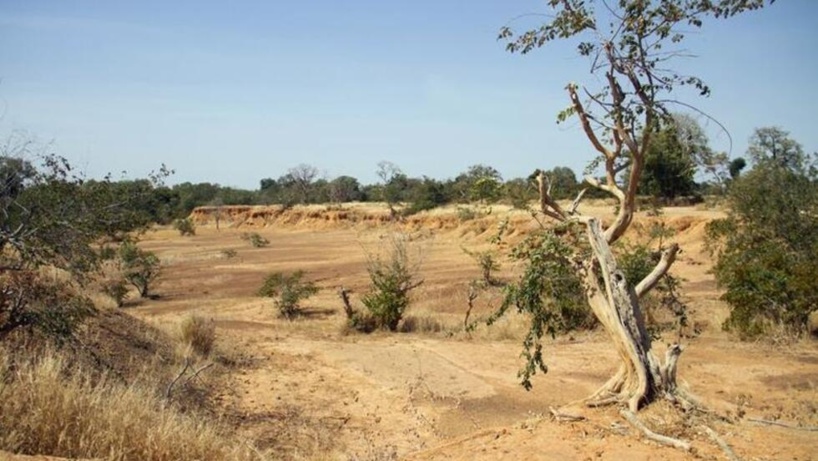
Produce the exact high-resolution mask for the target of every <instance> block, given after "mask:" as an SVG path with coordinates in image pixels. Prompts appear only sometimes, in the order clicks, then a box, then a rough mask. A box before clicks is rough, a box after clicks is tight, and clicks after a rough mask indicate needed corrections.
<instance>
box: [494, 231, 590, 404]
mask: <svg viewBox="0 0 818 461" xmlns="http://www.w3.org/2000/svg"><path fill="white" fill-rule="evenodd" d="M579 230H580V229H579V228H578V225H574V224H569V225H560V226H557V227H555V228H553V229H547V230H543V231H542V232H539V233H536V234H533V235H531V236H529V237H527V238H526V239H525V240H523V241H522V242H521V243H520V244H518V245H517V246H515V247H514V248H513V249H512V252H511V256H512V258H514V259H515V260H517V261H519V262H520V263H521V264H522V265H523V274H522V276H521V277H520V279H519V280H517V281H515V282H513V283H510V284H509V285H507V286H506V287H505V293H504V297H503V303H502V304H501V305H500V307H499V309H498V310H497V311H496V312H495V313H493V314H492V315H491V317H489V319H488V324H489V325H491V324H493V323H494V322H496V321H497V320H498V319H499V318H500V317H501V316H503V315H504V314H505V313H506V312H507V311H508V310H509V309H510V308H511V307H512V306H513V307H516V308H517V311H518V312H520V313H523V314H525V315H527V316H528V318H529V320H530V327H529V331H528V333H527V334H526V337H525V338H524V340H523V352H522V356H523V357H524V358H525V360H526V363H525V366H524V368H523V369H522V370H520V372H519V374H518V376H519V377H520V378H521V379H522V384H523V386H525V388H526V389H530V388H531V377H532V376H533V375H534V374H535V373H536V372H537V370H538V369H539V370H540V371H542V372H543V373H546V372H547V371H548V368H547V367H546V365H545V363H544V362H543V359H542V343H541V339H542V337H543V335H545V334H548V335H551V336H554V335H556V334H557V333H558V332H560V331H571V330H575V329H579V328H591V327H593V326H594V325H595V324H596V318H595V317H594V316H593V313H592V312H591V310H590V308H589V307H588V304H587V302H586V300H585V291H584V289H583V286H582V281H581V279H580V277H579V275H578V273H577V270H576V262H575V255H576V249H577V248H578V247H582V246H584V243H581V238H580V235H579Z"/></svg>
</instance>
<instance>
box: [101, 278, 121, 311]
mask: <svg viewBox="0 0 818 461" xmlns="http://www.w3.org/2000/svg"><path fill="white" fill-rule="evenodd" d="M100 285H101V289H102V293H104V294H105V295H107V296H108V297H109V298H111V299H112V300H113V301H114V302H115V303H116V307H122V306H124V305H125V299H127V297H128V286H127V285H126V284H125V280H123V279H121V278H111V279H108V280H103V281H102V282H100Z"/></svg>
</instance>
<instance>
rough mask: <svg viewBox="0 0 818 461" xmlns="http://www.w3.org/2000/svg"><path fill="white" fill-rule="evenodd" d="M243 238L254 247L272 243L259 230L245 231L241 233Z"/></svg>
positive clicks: (262, 246)
mask: <svg viewBox="0 0 818 461" xmlns="http://www.w3.org/2000/svg"><path fill="white" fill-rule="evenodd" d="M241 239H242V240H244V241H246V242H250V245H252V246H253V248H264V247H266V246H267V245H269V244H270V241H269V240H267V239H266V238H264V237H262V236H261V235H260V234H259V233H258V232H245V233H243V234H241Z"/></svg>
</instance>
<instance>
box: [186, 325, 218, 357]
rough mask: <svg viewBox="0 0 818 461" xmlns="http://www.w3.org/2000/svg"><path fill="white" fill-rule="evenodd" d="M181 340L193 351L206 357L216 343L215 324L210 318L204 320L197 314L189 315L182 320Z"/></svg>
mask: <svg viewBox="0 0 818 461" xmlns="http://www.w3.org/2000/svg"><path fill="white" fill-rule="evenodd" d="M180 329H181V331H180V333H181V338H182V342H183V343H184V344H186V345H188V346H190V348H191V349H192V350H193V352H195V353H197V354H199V355H201V356H202V357H207V356H208V355H210V352H211V351H212V350H213V345H214V344H215V343H216V324H215V323H214V322H213V321H212V320H205V319H204V318H203V317H200V316H198V315H191V316H189V317H187V318H186V319H185V320H183V321H182V325H181V328H180Z"/></svg>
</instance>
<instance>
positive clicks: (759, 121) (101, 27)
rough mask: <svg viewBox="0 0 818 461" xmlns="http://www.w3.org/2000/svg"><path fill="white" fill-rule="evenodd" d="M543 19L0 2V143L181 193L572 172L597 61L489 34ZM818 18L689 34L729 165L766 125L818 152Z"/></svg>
mask: <svg viewBox="0 0 818 461" xmlns="http://www.w3.org/2000/svg"><path fill="white" fill-rule="evenodd" d="M545 11H546V2H545V1H544V0H540V1H534V0H513V1H512V0H493V1H490V0H473V1H468V2H467V1H465V0H457V1H455V0H414V1H383V0H377V1H376V0H348V1H338V0H304V1H292V0H291V1H276V0H270V1H256V2H248V1H231V2H227V1H221V2H216V1H154V0H142V1H119V0H110V1H99V0H89V1H72V0H55V1H45V0H43V1H40V0H0V117H1V118H0V135H2V136H3V137H5V136H7V135H8V133H9V132H11V131H12V130H20V129H22V130H26V131H28V132H29V133H31V134H32V135H35V136H36V137H37V138H39V139H40V140H44V141H51V140H53V142H54V145H53V146H54V150H55V151H56V152H58V153H60V154H62V155H64V156H66V157H67V158H68V159H69V160H71V161H72V163H74V164H76V165H78V166H79V167H80V168H82V169H84V170H85V171H86V172H87V174H88V175H90V176H101V175H103V174H105V173H107V172H113V173H118V172H120V171H122V170H127V171H128V173H129V175H130V176H132V177H133V176H144V175H145V174H147V173H148V172H149V171H151V170H152V169H156V168H157V167H158V166H159V165H160V164H161V163H166V164H167V165H168V166H169V167H171V168H173V169H175V170H176V174H175V175H174V177H173V178H171V180H170V182H171V183H178V182H183V181H192V182H200V181H209V182H217V183H219V184H222V185H228V186H237V187H244V188H251V189H255V188H257V187H258V183H259V180H260V179H262V178H266V177H272V178H277V177H279V176H281V175H282V174H284V173H286V171H287V169H288V168H290V167H293V166H295V165H297V164H299V163H309V164H312V165H315V166H316V167H318V168H319V169H320V170H321V171H322V172H323V173H324V174H326V176H327V177H328V178H333V177H335V176H338V175H341V174H347V175H351V176H355V177H357V178H359V179H360V180H361V181H362V182H364V183H370V182H375V181H376V179H377V178H376V176H375V169H376V164H377V163H378V162H379V161H381V160H388V161H391V162H394V163H395V164H397V165H399V166H400V167H401V168H402V169H403V170H404V171H406V172H407V173H408V174H409V175H411V176H420V175H427V176H431V177H435V178H440V179H443V178H447V177H453V176H455V175H456V174H458V173H459V172H461V171H464V170H465V169H466V168H467V167H468V166H469V165H473V164H477V163H484V164H488V165H491V166H494V167H495V168H497V169H498V170H499V171H500V172H501V173H502V174H503V176H504V177H505V178H512V177H517V176H524V175H528V174H529V173H530V172H531V171H532V170H533V169H535V168H538V167H540V168H542V167H544V168H551V167H553V166H569V167H571V168H573V169H574V170H575V171H577V172H578V173H579V172H581V171H582V169H583V167H584V165H585V164H586V162H587V161H588V160H590V159H591V158H592V156H593V152H592V149H591V148H590V147H589V145H588V143H587V141H586V140H585V138H584V136H583V135H582V133H581V132H580V131H579V129H578V127H577V125H576V123H568V124H565V125H560V126H557V125H556V123H555V115H556V113H557V112H558V111H559V110H560V109H562V108H563V107H565V106H566V105H567V97H566V94H565V91H564V87H565V85H566V83H568V82H569V81H576V82H580V83H582V82H586V81H590V80H589V79H592V78H593V77H591V76H590V75H589V74H588V63H587V62H586V61H585V60H584V59H582V58H578V57H576V56H575V54H574V52H573V49H572V47H571V46H568V45H567V44H565V45H559V46H554V47H550V48H545V49H542V50H540V51H538V52H536V53H534V54H530V55H527V56H519V55H511V54H508V53H506V52H505V51H504V47H503V44H502V43H499V42H497V41H496V40H495V38H496V35H497V31H498V29H499V28H500V27H501V26H503V25H504V24H506V23H508V22H509V21H510V20H511V19H512V18H514V17H516V16H519V15H521V14H525V13H538V12H539V13H542V12H545ZM533 20H534V21H536V18H534V19H533ZM817 20H818V1H814V0H778V1H777V2H776V3H775V4H774V5H773V6H771V7H769V8H765V9H764V10H761V11H760V12H755V13H749V14H745V15H742V16H739V17H736V18H733V19H730V20H728V21H709V22H708V23H706V24H705V27H704V28H703V29H701V30H698V31H695V32H693V34H692V35H691V36H690V38H691V39H690V40H689V41H688V42H687V43H686V47H687V48H688V49H689V50H690V51H691V52H692V53H695V54H696V55H698V58H696V59H692V60H686V61H684V62H680V63H679V67H680V68H682V69H685V70H688V71H691V72H695V73H696V74H697V75H699V76H701V77H703V78H704V79H705V80H706V81H707V82H708V83H709V84H710V85H711V88H712V90H713V94H712V96H711V97H710V98H709V99H706V100H702V99H692V100H689V102H692V103H694V104H696V105H697V106H698V107H700V108H701V109H703V110H705V111H707V112H708V113H710V114H711V115H712V116H713V117H715V118H716V119H718V120H719V121H721V122H722V123H724V124H725V125H726V126H727V128H728V129H729V130H730V133H731V134H732V137H733V140H734V143H733V146H732V151H731V154H732V156H734V157H735V156H741V155H743V154H744V151H745V149H746V146H747V139H748V137H749V136H750V135H751V133H752V130H753V129H754V128H755V127H760V126H770V125H777V126H781V127H783V128H784V129H786V130H789V131H790V132H791V133H792V136H793V137H794V138H795V139H796V140H798V141H800V142H801V143H802V144H803V145H804V147H805V149H806V150H807V151H809V152H812V151H814V150H816V149H818V129H816V123H818V116H817V115H818V27H816V24H818V23H817V22H816V21H817ZM512 24H518V25H519V26H520V27H521V28H522V27H524V26H526V25H531V24H533V23H532V18H528V19H523V20H518V21H517V22H514V23H512ZM706 128H707V131H708V133H709V134H710V135H711V145H712V146H713V147H714V148H716V149H719V150H727V149H728V148H729V144H728V141H727V137H726V136H725V135H724V134H721V133H719V131H718V130H717V129H716V128H715V126H714V125H712V124H710V125H707V126H706Z"/></svg>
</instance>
